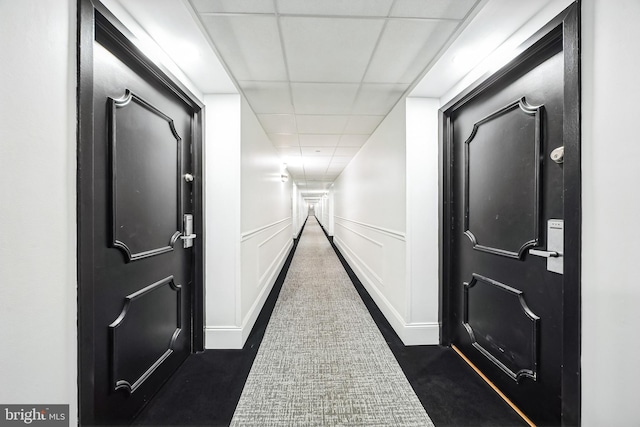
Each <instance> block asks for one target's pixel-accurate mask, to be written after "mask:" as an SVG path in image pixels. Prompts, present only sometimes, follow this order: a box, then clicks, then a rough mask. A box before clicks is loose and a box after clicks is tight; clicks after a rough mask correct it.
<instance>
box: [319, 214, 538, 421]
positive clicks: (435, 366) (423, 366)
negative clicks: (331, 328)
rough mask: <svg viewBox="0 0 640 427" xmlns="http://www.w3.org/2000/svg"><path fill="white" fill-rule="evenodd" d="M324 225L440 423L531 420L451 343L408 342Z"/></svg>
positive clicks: (400, 361) (412, 381)
mask: <svg viewBox="0 0 640 427" xmlns="http://www.w3.org/2000/svg"><path fill="white" fill-rule="evenodd" d="M318 224H320V221H318ZM320 227H321V228H322V231H323V232H324V235H325V236H326V238H327V240H328V241H329V243H330V244H331V246H332V247H333V250H334V251H335V253H336V255H337V256H338V259H339V260H340V262H341V263H342V266H343V267H344V269H345V271H346V272H347V274H348V275H349V278H350V279H351V282H352V283H353V286H354V287H355V288H356V291H357V292H358V294H359V295H360V298H361V299H362V302H363V303H364V305H365V306H366V307H367V309H368V310H369V313H370V314H371V317H372V318H373V320H374V322H375V323H376V325H377V326H378V329H379V330H380V332H381V333H382V336H383V337H384V339H385V341H386V342H387V344H388V345H389V348H390V349H391V352H392V353H393V355H394V356H395V358H396V360H397V361H398V364H399V365H400V368H401V369H402V371H403V372H404V374H405V376H406V377H407V380H408V381H409V384H411V387H412V388H413V390H414V391H415V393H416V395H417V396H418V399H419V400H420V402H421V403H422V406H423V407H424V408H425V410H426V411H427V414H429V417H430V418H431V420H432V421H433V422H434V424H435V425H436V426H437V427H449V426H450V427H460V426H482V427H519V426H523V427H524V426H528V424H527V423H526V422H525V421H524V420H523V419H522V418H521V417H520V416H519V415H518V414H517V413H516V412H515V411H514V410H513V409H512V408H511V407H510V406H509V405H507V404H506V403H505V402H504V400H502V398H500V397H499V396H498V394H497V393H495V391H494V390H493V389H492V388H491V387H490V386H489V385H488V384H487V383H485V382H484V380H482V379H481V378H480V377H479V376H478V375H477V374H476V372H475V371H473V369H472V368H471V367H470V366H469V365H467V364H466V363H465V362H464V361H463V360H462V359H461V358H460V357H459V356H458V355H457V354H456V353H455V352H454V350H453V349H452V348H451V347H444V346H440V345H417V346H405V345H404V343H403V342H402V340H401V339H400V337H398V334H396V332H395V330H394V329H393V328H392V327H391V324H390V323H389V321H388V320H387V318H386V317H385V316H384V314H382V311H381V310H380V308H379V307H378V305H377V304H376V303H375V302H374V301H373V298H371V295H369V293H368V292H367V290H366V289H365V287H364V285H363V284H362V282H361V281H360V279H359V278H358V276H357V275H356V274H355V272H354V271H353V269H352V268H351V266H350V265H349V263H348V262H347V261H346V259H345V258H344V256H343V255H342V253H341V252H340V250H339V249H338V247H337V246H336V245H335V243H334V239H333V236H330V235H329V233H328V232H327V230H326V229H325V228H324V226H323V225H322V224H320Z"/></svg>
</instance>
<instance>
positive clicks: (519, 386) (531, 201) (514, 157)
mask: <svg viewBox="0 0 640 427" xmlns="http://www.w3.org/2000/svg"><path fill="white" fill-rule="evenodd" d="M556 25H557V24H556ZM550 34H551V35H549V36H547V37H546V38H545V37H542V38H541V39H540V40H539V42H537V43H536V44H534V45H532V46H531V47H530V48H529V50H528V51H525V53H523V54H522V55H521V56H520V58H519V59H518V60H517V61H515V62H514V63H513V64H511V65H510V66H509V67H508V69H507V71H503V72H500V73H498V75H496V76H493V77H492V78H489V79H488V81H489V83H484V84H482V83H481V84H479V85H478V89H477V90H475V91H474V90H472V91H470V92H469V93H468V94H467V95H465V96H463V97H461V98H460V99H459V100H454V101H453V102H452V103H451V104H450V105H449V106H446V107H445V108H444V109H443V118H444V121H443V130H444V132H443V135H444V137H445V139H444V160H445V163H444V164H445V171H444V173H445V180H446V183H445V191H446V193H444V198H445V199H444V202H445V208H444V215H445V220H446V221H445V223H446V224H447V228H446V231H445V234H444V242H445V249H444V250H445V253H444V254H443V255H444V257H445V264H444V265H445V268H446V271H445V273H444V282H443V287H444V294H445V295H446V298H447V301H446V305H445V306H444V310H445V311H446V314H445V321H446V322H447V325H446V328H445V331H448V335H447V336H446V337H445V340H449V342H450V343H451V344H454V345H455V346H457V347H458V348H459V349H460V350H461V351H462V352H463V353H464V354H465V355H466V356H467V357H468V358H469V359H470V360H471V361H472V362H473V363H474V364H476V365H477V366H478V367H479V368H480V369H481V370H482V371H483V372H484V373H485V375H486V376H487V377H488V378H489V379H490V380H491V381H493V382H494V383H495V384H496V385H497V386H498V387H499V388H500V389H501V390H502V391H503V392H504V393H505V394H506V395H507V396H508V397H509V398H510V399H511V400H512V401H513V402H514V403H515V404H516V405H517V406H518V407H520V409H522V410H523V412H524V413H525V414H527V416H529V417H530V418H531V419H532V420H533V421H534V422H535V423H539V424H541V425H559V424H561V422H562V416H563V401H562V396H563V363H564V361H563V352H564V339H563V326H564V320H565V319H564V316H565V311H564V309H565V304H566V301H565V295H564V289H565V286H567V283H565V277H564V276H563V275H562V274H559V273H558V272H555V271H549V270H548V269H547V261H546V259H545V258H543V257H540V256H535V255H534V254H532V253H531V252H530V251H531V250H537V251H538V252H536V253H537V254H538V255H540V254H543V255H548V253H547V252H548V251H546V248H547V244H548V238H547V228H548V224H549V221H550V220H554V222H553V224H562V223H563V220H564V218H565V210H567V209H571V210H573V209H579V206H568V205H566V204H565V194H566V192H567V191H579V188H578V189H573V188H567V185H566V182H565V177H564V167H565V165H564V164H562V163H560V164H559V163H556V162H555V161H553V160H551V158H550V156H551V152H552V151H553V150H555V149H557V148H559V147H562V146H563V145H565V144H570V143H572V140H570V139H569V138H568V137H567V133H566V126H565V121H566V119H565V117H566V109H567V105H570V102H574V99H573V98H571V99H569V98H567V93H569V94H570V93H571V92H567V86H566V83H565V82H566V75H567V66H566V65H567V64H566V61H567V58H568V53H567V51H566V47H565V44H564V43H563V37H562V33H561V32H558V31H556V30H554V31H550ZM570 161H572V162H576V161H577V162H579V158H575V157H574V158H572V159H570ZM558 255H559V257H557V258H559V259H560V260H561V261H559V262H560V263H561V265H562V263H563V262H564V263H566V259H567V257H569V258H571V259H572V260H575V259H576V258H575V257H576V254H575V253H564V252H563V251H561V253H559V254H558ZM574 285H575V283H574ZM574 303H575V304H578V301H575V302H574ZM572 363H573V364H575V365H576V366H579V360H575V361H573V362H572Z"/></svg>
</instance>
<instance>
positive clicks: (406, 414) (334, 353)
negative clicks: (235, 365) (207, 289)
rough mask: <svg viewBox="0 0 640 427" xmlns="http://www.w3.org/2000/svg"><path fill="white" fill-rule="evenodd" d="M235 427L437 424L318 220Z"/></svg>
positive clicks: (285, 290) (303, 245) (305, 238)
mask: <svg viewBox="0 0 640 427" xmlns="http://www.w3.org/2000/svg"><path fill="white" fill-rule="evenodd" d="M231 426H261V427H271V426H367V427H375V426H385V427H389V426H419V427H429V426H433V423H432V422H431V420H430V419H429V416H428V415H427V413H426V412H425V410H424V408H423V407H422V405H421V403H420V401H419V400H418V398H417V396H416V395H415V393H414V391H413V389H412V388H411V386H410V385H409V382H408V381H407V379H406V378H405V376H404V374H403V373H402V370H401V369H400V366H399V365H398V363H397V361H396V359H395V358H394V356H393V354H392V353H391V350H390V349H389V347H388V346H387V343H386V342H385V340H384V338H383V337H382V334H381V333H380V331H379V330H378V328H377V326H376V324H375V323H374V321H373V319H372V318H371V316H370V314H369V312H368V311H367V309H366V307H365V306H364V304H363V303H362V300H361V299H360V296H359V295H358V293H357V292H356V290H355V289H354V287H353V284H352V283H351V280H350V279H349V276H348V275H347V273H346V272H345V270H344V268H343V267H342V264H341V263H340V261H339V259H338V257H337V256H336V254H335V253H334V251H333V249H332V247H331V245H330V244H329V242H328V241H327V239H326V238H325V236H324V234H323V232H322V230H321V228H320V226H319V225H318V222H317V221H316V219H315V218H314V217H310V218H309V219H308V221H307V225H306V227H305V230H304V232H303V234H302V236H301V239H300V242H299V244H298V248H297V250H296V253H295V256H294V258H293V261H292V264H291V267H290V268H289V272H288V274H287V277H286V279H285V282H284V285H283V287H282V290H281V292H280V297H279V299H278V301H277V303H276V306H275V309H274V311H273V314H272V316H271V320H270V321H269V324H268V326H267V330H266V333H265V336H264V339H263V341H262V344H261V346H260V349H259V351H258V355H257V357H256V359H255V362H254V364H253V367H252V368H251V372H250V373H249V377H248V379H247V383H246V385H245V388H244V390H243V392H242V396H241V397H240V402H239V403H238V406H237V408H236V411H235V414H234V416H233V420H232V421H231Z"/></svg>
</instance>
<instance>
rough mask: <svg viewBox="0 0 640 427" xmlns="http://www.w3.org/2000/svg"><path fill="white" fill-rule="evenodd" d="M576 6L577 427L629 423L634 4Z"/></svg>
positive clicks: (634, 232) (633, 348)
mask: <svg viewBox="0 0 640 427" xmlns="http://www.w3.org/2000/svg"><path fill="white" fill-rule="evenodd" d="M582 10H583V13H582V18H583V19H582V97H583V98H582V198H583V210H582V217H583V223H582V233H583V235H582V424H583V425H584V426H594V427H595V426H602V425H610V426H623V425H637V423H638V402H637V400H638V399H637V395H638V393H637V384H638V382H639V380H640V374H639V373H638V372H639V371H638V369H636V365H637V363H638V361H640V341H638V339H637V336H638V332H637V326H638V324H640V310H638V304H640V287H639V286H638V279H637V278H638V269H637V264H638V258H637V254H638V250H637V242H639V241H640V228H638V226H637V223H638V212H639V211H640V192H639V191H638V189H637V187H638V183H640V168H638V161H639V160H640V144H639V141H638V129H637V127H638V125H637V121H638V117H637V115H638V113H637V100H638V99H639V98H640V85H639V84H638V76H637V74H638V72H637V71H638V69H640V51H639V50H638V46H637V43H638V40H640V26H638V19H640V2H638V1H637V0H617V1H615V2H611V1H607V0H583V2H582Z"/></svg>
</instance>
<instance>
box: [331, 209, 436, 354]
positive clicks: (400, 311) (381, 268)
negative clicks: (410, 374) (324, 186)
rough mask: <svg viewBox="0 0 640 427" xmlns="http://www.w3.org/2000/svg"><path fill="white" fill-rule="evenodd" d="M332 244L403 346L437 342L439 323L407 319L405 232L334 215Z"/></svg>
mask: <svg viewBox="0 0 640 427" xmlns="http://www.w3.org/2000/svg"><path fill="white" fill-rule="evenodd" d="M333 241H334V243H335V245H336V247H337V248H338V250H339V251H340V253H341V254H342V255H343V256H344V258H345V260H346V261H347V263H348V264H349V266H350V267H351V268H352V269H353V271H354V273H355V274H356V275H357V276H358V279H360V281H361V282H362V284H363V286H364V287H365V288H366V290H367V292H368V293H369V295H371V297H372V298H373V300H374V301H375V302H376V304H377V305H378V307H379V308H380V310H381V311H382V313H383V314H384V316H385V317H386V318H387V320H388V321H389V323H390V324H391V326H392V327H393V329H394V330H395V331H396V333H397V334H398V336H399V337H400V339H402V341H403V342H404V343H405V344H406V345H428V344H437V343H438V342H439V333H440V327H439V324H438V323H428V322H418V323H411V322H408V321H407V319H408V318H409V313H408V310H409V304H408V302H407V301H408V298H409V296H408V295H407V293H408V286H407V259H406V250H407V249H406V238H405V234H404V232H400V231H397V230H390V229H387V228H382V227H377V226H375V225H372V224H367V223H363V222H360V221H356V220H352V219H347V218H342V217H339V216H336V217H335V234H334V240H333Z"/></svg>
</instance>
